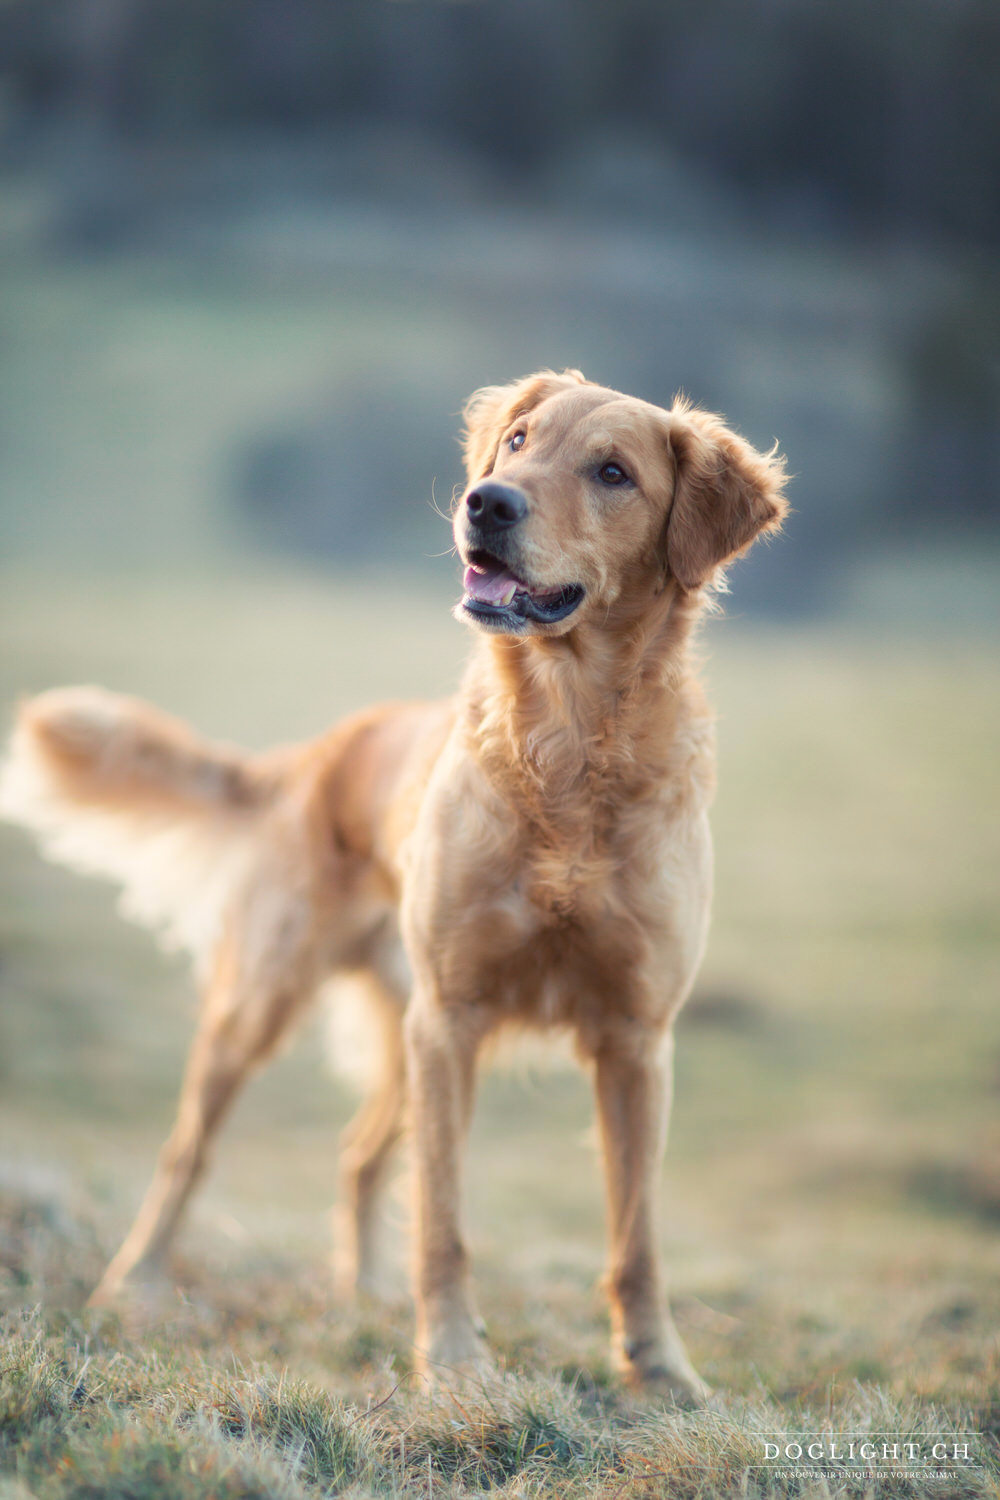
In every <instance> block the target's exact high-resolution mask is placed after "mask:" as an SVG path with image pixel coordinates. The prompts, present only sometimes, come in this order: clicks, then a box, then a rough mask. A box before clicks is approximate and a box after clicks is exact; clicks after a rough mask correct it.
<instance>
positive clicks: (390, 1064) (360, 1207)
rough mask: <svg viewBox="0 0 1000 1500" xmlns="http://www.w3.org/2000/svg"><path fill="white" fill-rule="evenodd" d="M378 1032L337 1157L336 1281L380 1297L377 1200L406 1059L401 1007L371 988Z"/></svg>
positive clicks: (394, 1136)
mask: <svg viewBox="0 0 1000 1500" xmlns="http://www.w3.org/2000/svg"><path fill="white" fill-rule="evenodd" d="M372 990H373V994H372V1003H373V1005H375V1006H376V1007H377V1014H378V1019H379V1023H380V1030H381V1044H382V1050H381V1056H380V1068H379V1077H378V1080H377V1082H376V1084H375V1087H374V1089H373V1091H372V1093H371V1094H370V1095H369V1097H368V1098H367V1099H366V1100H365V1101H364V1103H363V1104H362V1106H361V1108H360V1109H359V1110H358V1112H357V1114H356V1115H355V1116H354V1119H353V1120H352V1121H351V1122H350V1124H349V1125H348V1127H347V1129H346V1131H345V1132H344V1137H343V1148H342V1152H341V1157H340V1178H341V1203H340V1205H339V1207H338V1211H337V1216H336V1222H337V1248H338V1255H337V1260H338V1267H337V1280H338V1282H339V1283H340V1285H341V1286H342V1287H343V1289H344V1290H345V1291H349V1292H357V1293H361V1294H364V1295H368V1296H373V1297H377V1298H381V1297H383V1296H384V1295H385V1285H384V1282H383V1279H382V1276H381V1264H380V1262H381V1253H380V1252H381V1232H380V1231H381V1228H382V1225H381V1218H382V1215H381V1199H382V1196H383V1190H384V1188H385V1183H386V1177H387V1175H388V1169H389V1166H390V1164H391V1162H392V1158H393V1155H394V1152H395V1148H396V1146H397V1144H398V1142H399V1139H400V1136H401V1135H402V1133H403V1116H404V1106H405V1103H406V1056H405V1051H404V1047H403V1008H402V1006H401V1005H400V1003H399V1002H398V1001H397V1000H396V999H395V997H394V996H392V995H391V994H389V993H388V992H386V991H384V990H383V989H382V988H381V986H379V987H378V988H376V984H375V982H374V980H373V983H372Z"/></svg>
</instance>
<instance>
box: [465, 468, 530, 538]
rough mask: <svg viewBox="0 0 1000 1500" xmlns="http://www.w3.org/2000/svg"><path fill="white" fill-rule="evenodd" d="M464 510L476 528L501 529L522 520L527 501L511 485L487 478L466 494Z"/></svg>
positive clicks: (484, 529) (526, 512) (481, 529)
mask: <svg viewBox="0 0 1000 1500" xmlns="http://www.w3.org/2000/svg"><path fill="white" fill-rule="evenodd" d="M465 511H466V514H467V516H468V517H469V520H470V521H471V522H472V525H473V526H475V527H476V528H477V529H478V530H480V531H501V530H503V529H504V527H507V526H516V525H517V523H518V521H523V520H524V518H525V516H526V515H527V514H528V502H527V500H526V498H525V497H524V495H523V494H522V493H521V491H520V490H516V489H514V487H513V486H512V485H509V484H497V483H496V481H495V480H492V479H488V480H484V482H483V483H482V484H477V485H476V487H475V489H474V490H470V491H469V493H468V494H467V495H466V497H465Z"/></svg>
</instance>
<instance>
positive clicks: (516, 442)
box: [510, 432, 524, 453]
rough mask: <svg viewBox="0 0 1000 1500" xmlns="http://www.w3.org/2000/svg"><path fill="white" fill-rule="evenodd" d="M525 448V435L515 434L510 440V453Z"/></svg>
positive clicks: (521, 433)
mask: <svg viewBox="0 0 1000 1500" xmlns="http://www.w3.org/2000/svg"><path fill="white" fill-rule="evenodd" d="M523 447H524V433H523V432H515V434H514V436H513V437H512V438H511V440H510V451H511V453H516V452H517V450H518V449H519V448H523Z"/></svg>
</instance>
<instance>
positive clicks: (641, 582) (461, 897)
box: [4, 370, 785, 1402]
mask: <svg viewBox="0 0 1000 1500" xmlns="http://www.w3.org/2000/svg"><path fill="white" fill-rule="evenodd" d="M465 416H466V439H465V452H466V458H467V465H468V488H467V489H466V492H465V494H464V495H463V496H462V497H461V499H460V501H459V502H458V504H457V506H456V509H455V514H454V536H455V545H456V547H457V549H458V553H459V555H460V557H461V560H462V563H463V564H464V567H465V574H464V593H463V597H462V599H461V602H460V603H459V604H458V605H457V607H456V610H455V613H456V615H457V617H458V618H459V619H461V620H464V621H466V622H467V623H468V624H470V625H471V626H472V627H473V629H474V632H475V634H476V636H477V642H476V646H475V649H474V652H473V655H472V659H471V662H470V664H469V668H468V672H467V674H466V677H465V680H464V683H463V685H462V687H461V690H460V691H459V693H458V695H457V696H456V697H455V698H454V699H452V700H450V701H448V702H445V703H440V704H430V705H428V704H402V705H395V704H393V705H389V706H383V707H379V708H375V709H372V710H368V711H366V712H363V713H359V714H356V715H355V716H354V717H353V718H350V719H348V720H347V721H346V722H344V723H342V724H340V725H339V726H337V727H336V728H335V729H333V730H332V731H330V733H328V734H327V735H325V736H323V737H322V738H320V739H318V740H316V741H314V742H312V743H310V744H306V745H303V746H300V747H295V748H292V749H287V750H280V751H276V752H272V753H270V754H266V755H262V756H252V755H244V754H241V753H240V752H239V751H237V750H235V749H231V748H229V747H227V746H223V745H216V744H210V743H207V742H205V741H204V740H201V739H199V738H198V737H197V736H196V735H195V734H193V733H192V732H191V731H190V730H188V729H187V728H185V727H184V726H183V725H181V724H179V723H177V722H176V721H174V720H173V719H170V718H168V717H166V716H165V715H164V714H162V713H160V712H159V711H158V710H156V709H154V708H151V707H149V706H147V705H146V704H143V703H140V702H137V701H135V700H132V699H128V698H123V697H120V696H117V695H114V694H111V693H108V692H104V691H102V690H101V689H99V688H66V689H56V690H54V691H52V692H48V693H44V694H42V695H41V696H40V697H38V698H35V699H33V700H32V701H30V702H28V703H26V704H25V705H24V706H23V708H22V710H21V713H20V717H19V720H18V724H17V728H16V732H15V735H14V738H13V742H12V747H11V753H10V757H9V760H8V762H7V767H6V771H5V777H4V804H5V808H6V813H7V815H8V816H9V817H11V818H13V819H15V820H19V821H20V822H22V823H25V824H27V825H29V826H31V827H33V828H34V829H35V830H37V832H38V833H39V834H40V835H41V837H42V839H43V841H44V843H45V845H46V847H47V849H48V851H49V852H50V853H51V854H53V855H54V856H55V857H57V858H60V859H62V860H64V861H67V862H70V863H74V864H76V865H78V866H81V867H83V868H85V869H89V870H93V871H97V872H103V873H105V874H109V875H112V876H114V877H116V878H118V879H119V880H120V881H121V882H122V883H123V885H124V887H125V900H126V906H127V909H128V910H129V911H130V912H131V914H132V915H135V916H138V917H139V918H141V919H144V920H147V921H150V922H152V923H158V924H160V925H161V926H164V927H166V928H167V929H169V930H170V931H172V933H173V934H174V935H175V936H176V937H178V938H180V939H181V940H182V941H183V942H185V943H186V944H187V945H188V947H189V948H190V949H191V950H192V951H193V953H194V954H195V956H196V958H197V960H198V963H199V967H200V970H201V972H202V975H203V978H204V1003H203V1007H202V1010H201V1016H200V1021H199V1025H198V1030H197V1034H196V1036H195V1039H194V1043H193V1046H192V1049H191V1053H190V1057H189V1059H188V1063H187V1068H186V1072H185V1076H184V1083H183V1088H182V1091H181V1097H180V1106H179V1112H178V1116H177V1120H176V1124H175V1126H174V1129H173V1131H172V1133H171V1135H170V1137H169V1139H168V1141H167V1143H166V1145H165V1146H164V1148H163V1151H162V1154H161V1156H160V1159H159V1164H158V1166H157V1170H156V1174H155V1177H154V1179H153V1182H152V1185H151V1186H150V1188H149V1191H148V1193H147V1196H146V1198H145V1201H144V1202H143V1204H142V1207H141V1209H140V1211H139V1215H138V1217H137V1219H136V1221H135V1224H134V1225H133V1227H132V1229H131V1231H130V1232H129V1234H128V1237H127V1238H126V1240H125V1242H124V1244H123V1245H122V1247H121V1249H120V1250H119V1251H118V1253H117V1255H116V1256H115V1257H114V1259H113V1260H112V1262H111V1264H110V1265H109V1266H108V1268H107V1271H106V1272H105V1274H104V1277H103V1279H102V1281H101V1283H100V1285H99V1286H98V1288H97V1290H96V1291H95V1293H94V1298H93V1300H94V1302H96V1303H101V1302H105V1301H107V1300H108V1299H109V1298H111V1297H113V1296H115V1295H116V1294H117V1293H118V1292H119V1291H120V1290H121V1289H122V1287H123V1284H124V1283H125V1282H126V1280H127V1279H129V1278H132V1279H135V1278H138V1279H140V1280H142V1279H143V1278H144V1277H148V1276H149V1275H150V1274H151V1273H154V1272H155V1271H157V1269H158V1268H159V1267H161V1266H162V1264H163V1260H164V1257H165V1254H166V1252H167V1249H168V1247H169V1245H170V1242H171V1240H172V1238H173V1236H174V1232H175V1230H176V1228H177V1225H178V1221H179V1219H180V1217H181V1213H182V1210H183V1208H184V1205H185V1203H186V1201H187V1199H188V1197H189V1195H190V1193H191V1189H192V1187H193V1185H194V1183H195V1181H196V1179H197V1178H198V1176H199V1174H200V1173H201V1171H202V1169H203V1167H204V1164H205V1158H206V1152H207V1149H208V1146H209V1142H210V1140H211V1138H212V1136H213V1134H214V1132H215V1131H216V1129H217V1127H218V1125H219V1122H220V1121H221V1119H222V1117H223V1115H224V1114H225V1112H226V1110H227V1109H228V1107H229V1106H230V1104H231V1103H232V1101H233V1098H234V1096H235V1095H236V1093H237V1091H238V1089H239V1088H240V1086H241V1085H242V1083H243V1082H244V1080H245V1079H246V1078H247V1076H248V1074H249V1073H250V1072H251V1070H252V1069H254V1068H255V1067H257V1066H258V1065H259V1064H260V1063H262V1062H263V1061H264V1060H265V1059H266V1058H267V1057H268V1056H269V1055H270V1054H271V1053H272V1052H273V1051H274V1049H275V1047H276V1045H277V1043H278V1042H279V1040H280V1039H281V1037H282V1034H283V1033H284V1032H286V1030H287V1029H288V1027H289V1026H290V1025H291V1024H292V1023H293V1022H294V1021H295V1020H296V1018H297V1017H298V1016H299V1015H300V1014H301V1013H302V1011H303V1008H304V1007H305V1006H307V1005H308V1003H309V1001H310V998H311V997H312V996H313V994H314V993H315V991H316V990H317V987H318V986H319V985H320V984H321V982H322V981H324V980H325V979H326V978H328V977H329V976H330V975H331V974H333V973H335V972H337V971H340V972H343V971H363V972H364V974H365V975H366V976H367V980H368V989H369V992H370V999H371V1004H372V1006H373V1007H374V1009H375V1013H376V1014H377V1016H378V1019H379V1024H380V1030H381V1036H382V1039H383V1043H384V1046H383V1048H382V1053H381V1069H380V1072H379V1076H378V1079H377V1082H376V1084H375V1086H374V1088H373V1090H372V1092H371V1093H370V1096H369V1097H368V1099H367V1100H366V1102H365V1103H364V1105H363V1107H362V1109H361V1111H360V1113H359V1114H358V1116H357V1118H356V1120H355V1121H354V1123H353V1124H352V1126H351V1127H350V1129H349V1132H348V1137H347V1141H346V1145H345V1148H344V1153H343V1158H342V1161H343V1191H344V1195H345V1197H346V1201H347V1204H348V1206H349V1210H350V1215H349V1217H350V1223H351V1231H350V1233H351V1241H352V1243H351V1246H350V1249H351V1252H352V1257H353V1266H354V1275H355V1278H356V1281H357V1284H358V1285H359V1286H360V1287H365V1286H366V1285H367V1284H368V1283H369V1282H371V1281H372V1279H373V1278H374V1273H375V1264H376V1255H377V1227H378V1213H377V1208H378V1198H379V1189H380V1187H381V1186H382V1185H383V1182H384V1179H385V1176H386V1168H387V1165H388V1163H389V1160H390V1157H391V1154H392V1151H393V1147H394V1146H395V1144H396V1142H397V1140H398V1138H399V1136H400V1134H401V1131H402V1125H403V1111H404V1102H405V1101H408V1105H409V1114H410V1121H411V1128H412V1136H413V1157H414V1178H415V1257H414V1258H415V1269H414V1289H415V1297H416V1308H417V1333H416V1347H417V1351H418V1359H419V1361H420V1362H421V1365H422V1367H423V1368H425V1369H427V1370H428V1371H430V1372H433V1371H435V1370H442V1369H444V1370H458V1371H469V1370H477V1369H481V1368H482V1367H483V1366H484V1365H485V1364H488V1355H487V1352H486V1345H485V1342H484V1338H483V1334H482V1327H481V1323H480V1321H479V1319H478V1317H477V1314H476V1309H475V1303H474V1300H473V1292H472V1288H471V1284H470V1274H469V1263H468V1255H467V1252H466V1249H465V1244H464V1240H463V1234H462V1226H461V1193H460V1177H461V1173H460V1157H461V1153H462V1145H463V1137H464V1135H465V1131H466V1126H467V1124H468V1120H469V1114H470V1110H471V1107H472V1099H473V1084H474V1072H475V1066H476V1059H477V1054H478V1052H479V1050H480V1048H481V1046H482V1043H483V1041H484V1039H485V1038H486V1037H487V1036H488V1035H489V1034H490V1033H492V1032H495V1031H496V1030H497V1029H499V1028H502V1027H504V1026H507V1025H510V1024H517V1025H528V1026H537V1027H556V1028H563V1029H568V1030H569V1031H570V1032H571V1033H572V1034H573V1037H574V1040H575V1045H576V1048H577V1051H578V1053H579V1055H580V1057H581V1058H582V1059H583V1060H584V1061H585V1062H586V1063H587V1064H588V1065H589V1066H590V1068H591V1069H592V1071H593V1077H594V1086H595V1092H596V1098H597V1110H598V1115H599V1121H600V1131H601V1137H602V1143H603V1152H604V1162H605V1173H606V1180H607V1199H608V1212H609V1219H610V1230H609V1239H610V1268H609V1274H608V1279H607V1285H608V1291H609V1297H610V1303H611V1317H612V1326H613V1339H614V1353H615V1359H616V1364H617V1367H618V1369H619V1370H620V1371H621V1373H622V1375H623V1376H624V1377H625V1378H626V1379H627V1380H629V1381H630V1382H632V1383H633V1384H638V1385H648V1386H653V1387H656V1388H658V1389H659V1390H660V1391H661V1392H663V1393H664V1395H665V1396H667V1397H668V1398H672V1399H675V1400H678V1401H685V1402H696V1401H698V1400H700V1399H701V1398H702V1397H703V1395H704V1392H705V1387H704V1385H703V1383H702V1381H701V1380H700V1378H699V1376H698V1375H697V1374H696V1373H695V1371H694V1369H693V1367H692V1365H691V1363H690V1361H689V1360H688V1357H687V1355H686V1353H685V1351H684V1347H683V1345H682V1343H681V1340H680V1338H679V1336H678V1334H677V1331H676V1329H675V1327H674V1325H673V1322H672V1320H671V1318H670V1314H669V1311H668V1308H667V1304H666V1299H665V1295H664V1291H663V1287H662V1283H661V1276H660V1269H659V1256H658V1249H657V1230H656V1196H657V1180H658V1174H659V1170H660V1160H661V1155H662V1151H663V1147H664V1141H665V1135H666V1129H667V1116H668V1111H669V1107H670V1092H671V1046H672V1039H671V1026H672V1022H673V1020H674V1017H675V1016H676V1015H677V1013H678V1011H679V1009H680V1007H681V1005H682V1004H683V1002H684V1000H685V998H686V996H687V994H688V992H689V991H690V989H691V985H692V982H693V980H694V977H695V973H696V971H697V968H698V965H699V962H700V960H701V956H702V951H703V949H704V946H705V937H706V931H707V927H708V918H709V904H710V897H711V884H712V849H711V843H710V837H709V829H708V808H709V804H710V802H711V800H712V791H713V780H714V746H713V724H712V716H711V713H710V711H709V709H708V707H707V705H706V703H705V699H704V697H703V695H702V691H701V689H700V687H699V685H698V682H697V680H696V676H695V670H694V666H693V662H692V655H691V637H692V631H693V629H694V626H695V624H696V621H697V619H698V616H699V614H700V612H701V611H702V610H703V607H704V605H705V603H706V601H707V599H708V598H709V597H710V594H711V587H712V585H713V583H717V582H718V577H719V572H720V569H721V568H722V567H723V566H724V564H725V563H726V562H727V561H728V560H730V559H731V558H732V557H733V556H734V555H735V554H737V553H739V552H741V551H743V550H744V549H745V548H746V547H747V546H748V545H749V544H750V543H751V542H752V541H753V539H754V538H755V537H756V536H757V535H758V534H760V533H761V532H764V531H769V530H774V529H775V528H777V527H778V526H779V525H780V522H781V519H782V517H783V515H784V512H785V502H784V500H783V498H782V487H783V480H784V468H783V461H782V460H781V459H780V458H779V457H778V456H777V455H776V454H775V453H774V452H772V453H771V454H769V455H766V456H765V455H762V454H760V453H758V452H756V451H754V449H752V448H751V447H750V446H749V445H748V444H747V443H746V442H744V441H743V440H742V439H741V438H740V437H737V436H736V435H735V434H734V433H733V432H731V431H730V430H729V429H727V428H726V427H725V426H724V425H723V423H722V422H721V420H720V419H719V418H718V417H715V416H712V415H710V414H708V413H706V412H703V411H700V410H697V409H695V408H693V407H692V406H690V405H689V404H688V403H687V402H686V401H683V400H678V401H677V402H675V404H674V405H673V406H672V407H671V408H670V409H669V410H665V409H661V408H660V407H657V406H652V405H649V404H648V403H646V402H644V401H639V400H635V399H633V398H631V397H629V396H624V395H621V394H619V393H618V392H616V391H612V390H608V389H606V388H604V387H602V386H600V385H595V384H593V383H591V382H590V381H587V380H585V379H584V377H583V376H582V375H581V374H579V373H578V372H577V371H574V370H567V371H565V372H563V373H562V374H557V373H555V372H552V371H543V372H541V373H539V374H536V375H533V376H531V377H529V378H528V379H525V380H521V381H518V382H516V383H515V384H512V385H506V386H491V387H487V388H485V389H483V390H480V391H477V392H476V393H475V395H473V397H472V398H471V400H470V401H469V403H468V406H467V408H466V412H465Z"/></svg>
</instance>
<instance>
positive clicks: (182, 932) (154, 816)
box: [0, 687, 276, 959]
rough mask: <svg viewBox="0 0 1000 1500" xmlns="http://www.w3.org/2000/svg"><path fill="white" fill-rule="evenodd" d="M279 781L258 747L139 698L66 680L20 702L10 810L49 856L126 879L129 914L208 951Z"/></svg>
mask: <svg viewBox="0 0 1000 1500" xmlns="http://www.w3.org/2000/svg"><path fill="white" fill-rule="evenodd" d="M275 786H276V783H275V778H274V776H273V775H270V776H269V775H267V774H265V773H264V772H263V770H262V769H261V767H260V766H259V765H258V764H257V763H255V762H254V761H253V760H252V758H251V757H249V756H246V755H243V754H241V753H240V752H239V751H238V750H235V749H232V748H230V747H229V746H225V745H218V744H211V743H209V742H208V741H206V740H202V739H199V738H198V737H197V736H196V735H195V734H194V733H193V731H191V730H190V729H188V728H187V726H186V725H184V724H181V723H180V722H179V721H178V720H176V719H172V718H170V717H169V716H168V715H167V714H164V713H161V712H160V711H159V710H158V709H156V708H153V707H151V706H150V705H149V704H147V703H143V702H141V701H140V700H139V699H136V698H126V697H122V696H120V695H119V694H117V693H109V692H106V691H105V690H104V689H102V688H95V687H73V688H56V689H54V690H52V691H51V692H47V693H42V694H41V695H40V696H39V697H37V698H32V699H30V700H29V701H28V702H26V703H25V704H24V705H23V706H22V708H21V710H20V713H19V715H18V719H17V724H16V727H15V730H14V734H13V737H12V740H11V744H10V750H9V755H8V757H7V760H6V762H5V764H4V765H3V767H2V769H0V814H2V815H3V816H5V817H7V818H9V819H10V820H11V821H12V822H15V823H21V824H23V825H24V826H25V827H26V828H30V829H32V830H33V831H34V832H35V833H36V835H37V836H38V839H39V842H40V844H41V846H42V848H43V850H44V852H45V853H46V854H47V855H48V856H49V858H51V859H54V860H57V861H59V862H61V863H63V864H66V865H70V866H72V867H74V868H76V869H78V870H83V871H86V872H88V873H91V874H99V875H105V876H108V877H110V878H111V879H113V880H116V881H118V882H120V884H121V885H122V887H123V893H122V903H121V905H122V910H123V912H124V914H125V915H126V916H128V917H131V918H133V919H134V920H136V921H139V922H143V923H145V924H146V925H148V926H151V927H154V928H156V929H158V930H159V932H160V934H161V936H162V937H163V938H164V940H165V941H166V942H167V943H168V944H170V945H172V946H177V947H183V948H186V949H188V950H189V951H190V952H191V953H193V954H194V955H195V957H196V958H202V959H203V958H205V957H206V956H207V954H208V952H209V950H210V948H211V947H212V945H213V944H214V940H215V938H216V936H217V935H218V932H219V929H220V926H221V922H222V919H223V917H224V913H225V910H226V907H227V905H228V903H229V901H230V899H231V896H232V894H233V891H234V889H235V888H236V886H237V885H238V884H239V881H240V877H241V875H242V874H243V872H244V871H245V870H246V868H247V862H248V859H249V855H250V850H251V848H252V844H253V834H254V831H255V829H256V827H257V826H258V823H259V819H260V816H261V814H262V813H263V812H264V811H265V810H266V808H267V807H268V806H269V805H270V804H271V802H272V801H273V797H274V792H275Z"/></svg>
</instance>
